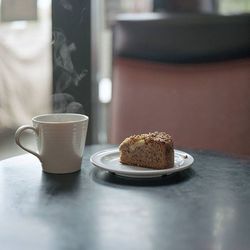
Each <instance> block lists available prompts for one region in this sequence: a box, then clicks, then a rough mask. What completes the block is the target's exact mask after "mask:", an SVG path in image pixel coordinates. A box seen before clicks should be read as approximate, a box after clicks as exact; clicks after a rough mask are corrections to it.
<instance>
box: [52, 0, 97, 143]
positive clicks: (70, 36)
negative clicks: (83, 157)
mask: <svg viewBox="0 0 250 250" xmlns="http://www.w3.org/2000/svg"><path fill="white" fill-rule="evenodd" d="M52 32H53V33H52V34H53V37H52V39H53V109H54V112H60V113H61V112H63V113H66V112H67V113H70V112H74V113H82V114H86V115H88V116H89V117H90V118H91V67H90V57H91V54H90V52H91V48H90V0H52ZM91 124H92V121H91V119H90V123H89V130H88V137H87V143H88V144H90V143H91V137H92V136H91V134H92V129H91V127H92V126H91Z"/></svg>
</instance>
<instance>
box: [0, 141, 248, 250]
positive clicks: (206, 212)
mask: <svg viewBox="0 0 250 250" xmlns="http://www.w3.org/2000/svg"><path fill="white" fill-rule="evenodd" d="M110 147H114V146H112V145H102V146H97V145H96V146H87V147H86V148H85V152H84V160H83V164H82V170H81V171H80V172H77V173H74V174H66V175H53V174H46V173H44V172H43V171H42V169H41V166H40V163H39V161H38V160H37V159H36V158H35V157H34V156H32V155H29V154H25V155H21V156H16V157H13V158H9V159H7V160H4V161H1V162H0V225H1V226H0V243H1V249H3V250H5V249H7V250H9V249H11V250H15V249H25V250H29V249H36V250H37V249H38V250H39V249H46V250H50V249H53V250H57V249H70V250H71V249H72V250H73V249H91V250H92V249H93V250H95V249H96V250H97V249H105V250H106V249H144V250H147V249H152V250H160V249H171V250H181V249H185V250H189V249H190V250H191V249H192V250H195V249H199V250H200V249H202V250H210V249H218V250H248V249H250V160H246V159H245V160H244V159H240V158H233V157H229V156H225V155H222V154H218V153H212V152H207V151H187V152H188V153H190V154H191V155H192V156H193V157H194V159H195V162H194V164H193V166H192V168H190V169H187V170H184V171H182V172H178V173H175V174H172V175H169V176H164V177H160V178H159V177H158V178H154V179H141V180H139V179H129V178H124V177H119V176H116V175H114V174H110V173H108V172H106V171H104V170H100V169H97V168H96V167H94V166H93V165H92V164H91V163H90V161H89V158H90V156H91V155H92V154H94V153H96V152H98V151H99V150H102V149H105V148H110Z"/></svg>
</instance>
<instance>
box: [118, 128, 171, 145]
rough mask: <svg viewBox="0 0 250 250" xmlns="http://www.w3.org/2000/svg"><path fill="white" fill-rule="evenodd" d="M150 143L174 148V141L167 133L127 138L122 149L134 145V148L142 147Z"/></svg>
mask: <svg viewBox="0 0 250 250" xmlns="http://www.w3.org/2000/svg"><path fill="white" fill-rule="evenodd" d="M150 142H156V143H163V144H168V145H169V146H170V147H173V140H172V138H171V136H170V135H169V134H167V133H165V132H157V131H156V132H153V133H148V134H141V135H132V136H130V137H128V138H126V139H125V140H124V141H123V142H122V143H121V145H120V148H122V147H123V146H125V145H128V144H130V145H133V147H136V146H140V145H142V144H144V143H145V144H147V143H150Z"/></svg>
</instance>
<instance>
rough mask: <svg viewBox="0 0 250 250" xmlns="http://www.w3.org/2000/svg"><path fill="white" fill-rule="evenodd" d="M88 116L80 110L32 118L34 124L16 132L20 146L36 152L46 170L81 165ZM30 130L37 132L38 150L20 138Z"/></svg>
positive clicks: (68, 169)
mask: <svg viewBox="0 0 250 250" xmlns="http://www.w3.org/2000/svg"><path fill="white" fill-rule="evenodd" d="M88 120H89V118H88V117H87V116H85V115H81V114H73V113H72V114H71V113H60V114H44V115H38V116H35V117H33V118H32V124H33V126H30V125H23V126H21V127H19V128H18V129H17V131H16V133H15V141H16V143H17V145H18V146H20V147H21V148H22V149H24V150H26V151H27V152H29V153H31V154H33V155H35V156H36V157H37V158H38V159H39V160H40V162H41V164H42V168H43V171H45V172H47V173H54V174H66V173H73V172H76V171H79V170H80V169H81V163H82V157H83V151H84V147H85V140H86V135H87V129H88ZM27 130H32V131H34V132H35V136H36V142H37V152H35V151H33V150H32V149H29V148H27V147H26V146H24V145H23V144H22V142H21V137H22V135H23V133H24V132H25V131H27Z"/></svg>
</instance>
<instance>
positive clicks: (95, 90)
mask: <svg viewBox="0 0 250 250" xmlns="http://www.w3.org/2000/svg"><path fill="white" fill-rule="evenodd" d="M0 4H1V11H0V15H1V16H0V19H1V23H0V159H4V158H7V157H10V156H13V155H17V154H20V153H24V151H22V150H21V149H19V148H18V147H17V146H16V145H15V143H14V132H15V130H16V128H17V127H18V126H20V125H23V124H31V118H32V117H33V116H35V115H38V114H42V113H48V112H77V113H83V114H86V115H88V116H90V126H89V131H88V139H87V143H88V144H99V143H100V144H105V143H115V144H118V143H119V142H120V141H121V140H122V138H124V137H125V136H127V135H130V134H131V133H139V132H147V131H148V132H149V131H152V130H153V131H154V130H165V131H169V133H170V134H173V135H174V138H175V139H176V142H177V143H176V145H177V146H179V147H183V148H188V147H189V146H190V148H200V149H203V148H204V149H210V150H216V151H221V152H225V153H230V154H238V155H245V156H247V155H250V152H249V148H250V145H249V142H248V141H249V140H247V135H249V132H250V124H249V118H248V117H249V114H250V104H249V101H248V99H249V94H250V93H249V88H250V87H249V86H250V75H249V74H250V73H249V72H250V68H249V66H250V64H249V60H250V59H249V58H250V21H249V20H250V18H249V15H250V14H249V13H250V0H238V1H234V0H189V1H181V0H165V1H164V0H140V1H136V0H92V1H90V0H89V1H87V0H82V1H79V0H58V1H55V0H22V1H18V0H0ZM191 38H192V39H191ZM224 62H225V63H226V64H225V65H224ZM133 69H134V71H133ZM150 72H151V74H149V73H150ZM214 72H215V74H214V77H212V75H213V73H214ZM228 72H232V73H231V74H228ZM147 74H148V75H147ZM152 75H153V76H152ZM151 76H152V78H151ZM180 76H182V78H180ZM204 79H208V80H207V81H204ZM230 81H231V82H230ZM182 82H183V84H184V85H185V84H186V85H185V86H187V84H189V82H190V85H189V87H188V88H187V89H185V88H186V87H185V86H184V85H183V86H180V83H182ZM215 82H217V83H218V84H217V87H214V86H213V83H215ZM128 83H130V84H128ZM158 83H159V84H158ZM165 83H166V84H165ZM211 83H212V84H211ZM222 83H223V84H222ZM235 83H237V86H236V85H235ZM150 84H151V85H150ZM152 84H153V89H152ZM199 84H202V87H201V86H200V85H199ZM135 85H136V86H135ZM158 85H159V86H160V87H159V86H158ZM162 85H164V87H163V86H162ZM157 86H158V87H157ZM241 86H242V87H241ZM134 87H135V88H134ZM192 88H193V89H192ZM235 88H236V89H235ZM157 89H158V90H157ZM182 90H183V92H184V93H182ZM224 90H226V91H225V92H224ZM154 91H156V92H154ZM157 91H158V92H157ZM227 91H229V92H227ZM189 92H190V93H189ZM136 93H137V94H136ZM138 93H142V94H141V95H139V96H138ZM150 93H154V95H153V96H152V99H151V100H149V99H150V95H149V94H150ZM161 93H168V94H169V95H168V94H166V95H161ZM181 93H182V94H183V95H184V96H185V95H186V96H188V98H187V100H185V98H184V97H183V96H182V95H181ZM194 93H195V94H194ZM218 93H224V95H218ZM133 94H134V95H133ZM144 97H145V98H144ZM171 97H174V99H173V100H171ZM196 98H197V101H196V102H194V101H193V100H196ZM145 99H147V102H146V101H145ZM157 100H158V101H157ZM159 100H161V101H159ZM166 100H169V102H167V101H166ZM204 100H207V101H209V100H210V102H206V103H205V102H204ZM229 100H231V101H229ZM232 100H234V102H233V103H232ZM242 100H243V102H242V103H241V101H242ZM176 101H177V103H175V102H176ZM217 101H218V102H217ZM171 103H172V109H168V108H167V107H170V108H171ZM236 104H237V105H236ZM182 105H183V106H182ZM203 105H204V106H203ZM235 106H238V107H239V108H238V109H236V110H234V107H235ZM185 107H186V108H187V110H185ZM196 107H200V109H198V108H196ZM207 107H212V108H207ZM145 110H146V112H145ZM202 110H203V111H202ZM181 111H182V112H183V115H181V116H180V114H181ZM189 111H190V112H191V113H190V114H189ZM216 111H217V112H219V113H217V114H216ZM230 112H235V113H236V114H237V115H239V118H235V117H234V118H232V113H230ZM204 113H205V115H204ZM131 114H132V115H131ZM152 114H156V115H152ZM157 114H159V115H157ZM162 117H165V118H164V119H163V118H162ZM213 118H214V121H213V123H211V124H210V123H209V120H211V119H213ZM169 119H171V120H170V122H169ZM137 120H140V121H141V123H140V122H139V121H138V122H137ZM152 120H154V121H155V120H157V123H156V122H152ZM236 120H237V122H236ZM172 121H176V123H174V122H172ZM131 123H132V126H131ZM180 123H181V124H185V126H180V125H179V124H180ZM197 123H198V127H197ZM225 123H227V124H225ZM187 124H190V128H189V127H188V126H186V125H187ZM213 124H217V126H215V125H213ZM239 124H241V125H242V124H243V126H241V125H239ZM218 127H220V128H218ZM199 128H200V130H199ZM225 128H228V129H225ZM234 128H235V129H234ZM207 131H209V132H207ZM223 131H225V133H224V132H223ZM196 132H197V134H198V135H197V138H195V136H194V133H196ZM187 133H190V134H191V136H193V138H194V140H193V141H191V140H192V138H191V137H188V136H186V135H187ZM204 134H207V137H204ZM178 135H179V136H178ZM213 135H214V136H215V137H216V136H217V135H221V139H216V140H214V141H215V142H214V143H210V142H207V141H208V138H211V136H213ZM217 137H218V136H217ZM224 137H225V138H224ZM190 138H191V139H190ZM235 138H239V141H240V142H237V143H236V144H234V143H233V145H231V143H230V142H232V141H235V140H236V139H235ZM248 138H249V136H248ZM24 140H26V143H27V144H30V146H31V147H33V146H34V140H33V138H32V135H31V134H30V135H29V134H28V135H27V136H26V137H24ZM244 140H246V142H245V141H244ZM229 144H230V145H229ZM242 144H244V147H243V146H242ZM228 145H229V146H228Z"/></svg>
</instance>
